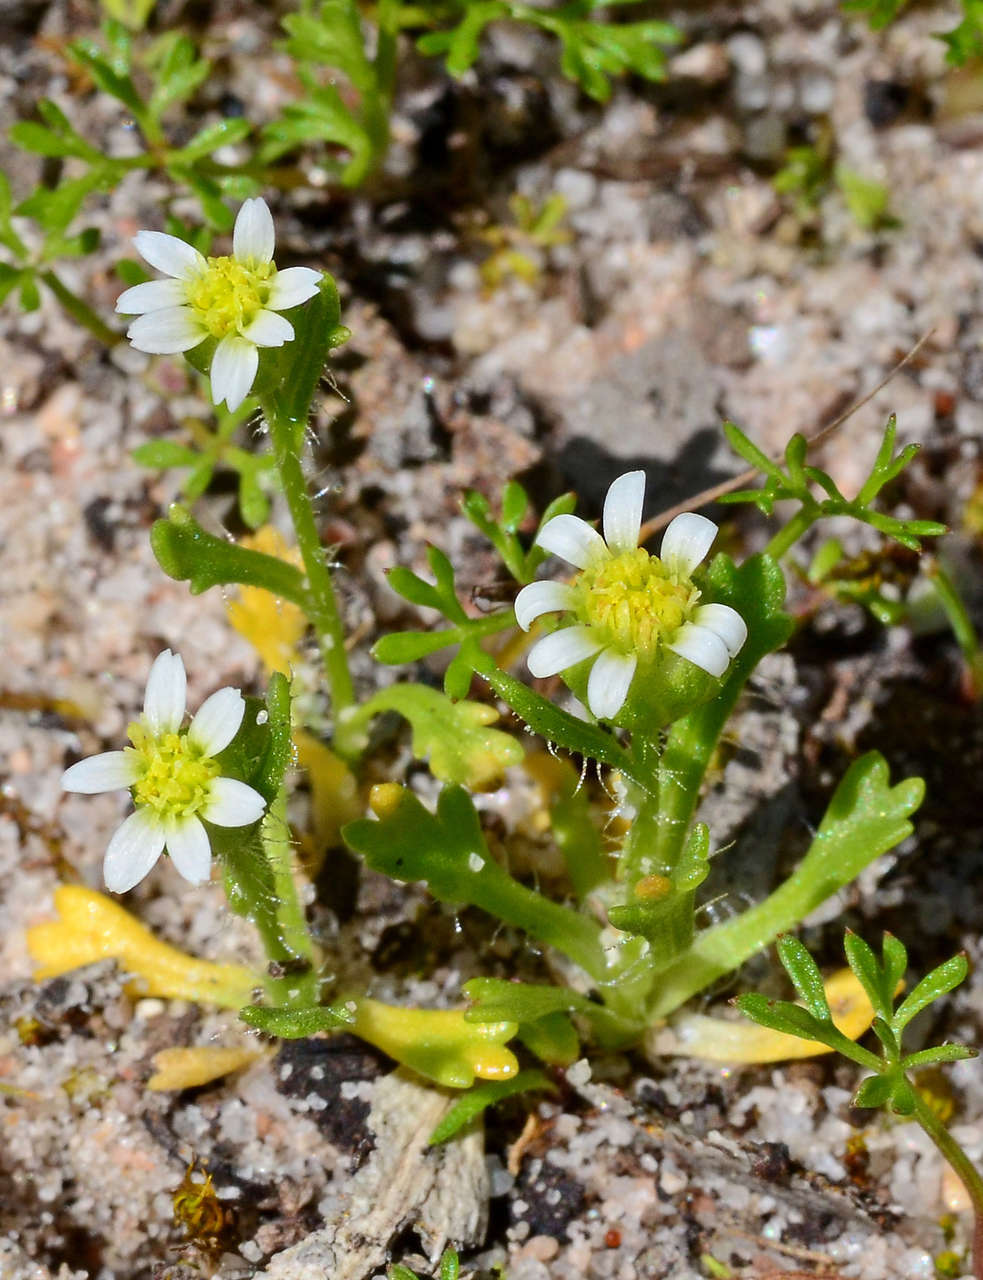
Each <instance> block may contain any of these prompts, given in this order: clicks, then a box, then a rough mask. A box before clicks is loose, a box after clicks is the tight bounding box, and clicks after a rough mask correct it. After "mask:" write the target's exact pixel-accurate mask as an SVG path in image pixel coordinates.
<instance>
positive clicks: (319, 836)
mask: <svg viewBox="0 0 983 1280" xmlns="http://www.w3.org/2000/svg"><path fill="white" fill-rule="evenodd" d="M293 741H294V749H295V751H296V752H297V764H298V765H299V766H300V768H301V769H306V771H307V774H308V777H309V778H310V784H311V823H312V826H313V835H314V838H315V840H316V841H317V844H318V846H319V849H320V850H321V851H322V852H323V850H325V849H330V848H332V847H333V846H334V845H336V844H337V843H338V841H339V839H340V836H339V833H340V831H341V828H342V827H343V826H344V825H345V823H346V822H353V821H354V820H355V818H360V817H361V816H362V801H361V799H360V797H359V794H358V783H357V782H356V781H355V775H354V774H353V773H352V771H351V769H349V767H348V765H347V764H345V762H344V760H342V759H341V757H340V756H336V755H335V753H334V752H333V751H332V750H331V748H330V747H326V746H325V745H324V743H323V742H319V741H318V739H317V738H315V737H314V736H313V735H312V734H310V733H307V732H305V730H303V729H296V730H295V731H294V735H293Z"/></svg>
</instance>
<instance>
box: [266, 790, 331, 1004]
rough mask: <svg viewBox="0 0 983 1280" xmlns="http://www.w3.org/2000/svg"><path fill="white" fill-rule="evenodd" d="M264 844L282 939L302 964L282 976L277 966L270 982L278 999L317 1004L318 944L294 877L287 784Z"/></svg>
mask: <svg viewBox="0 0 983 1280" xmlns="http://www.w3.org/2000/svg"><path fill="white" fill-rule="evenodd" d="M263 848H264V850H265V851H266V857H267V860H268V862H269V864H270V869H271V870H272V872H273V892H274V895H275V897H276V919H277V925H278V935H279V937H278V941H279V943H280V944H281V946H282V947H283V948H285V949H286V950H287V951H288V952H289V953H290V955H291V956H292V957H295V958H296V960H297V961H298V965H299V966H302V967H301V968H300V971H299V972H298V973H296V974H291V973H286V974H284V975H283V976H282V977H281V976H280V975H279V974H278V973H277V970H276V967H274V969H273V970H272V971H271V978H272V979H273V981H272V982H271V983H270V984H269V985H270V987H271V988H272V989H273V991H275V992H276V996H277V1001H278V1003H281V1004H285V1005H299V1006H302V1007H306V1006H308V1005H313V1004H317V1003H318V975H317V969H316V965H315V955H314V944H313V942H312V941H311V935H310V932H309V930H308V928H307V920H306V918H305V915H304V907H303V904H302V903H301V901H300V898H299V896H298V894H297V883H296V881H295V880H294V874H293V866H292V863H293V859H292V856H291V850H290V828H289V826H288V824H287V793H286V790H285V789H284V788H283V787H281V788H280V791H279V793H278V794H277V797H276V799H275V800H274V801H273V803H272V804H271V805H270V809H269V813H268V814H267V818H266V822H265V823H264V826H263Z"/></svg>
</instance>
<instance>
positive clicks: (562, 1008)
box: [464, 978, 643, 1044]
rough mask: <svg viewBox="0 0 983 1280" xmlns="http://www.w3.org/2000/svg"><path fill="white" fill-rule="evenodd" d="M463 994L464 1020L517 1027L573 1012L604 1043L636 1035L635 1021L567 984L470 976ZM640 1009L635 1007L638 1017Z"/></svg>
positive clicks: (625, 1039)
mask: <svg viewBox="0 0 983 1280" xmlns="http://www.w3.org/2000/svg"><path fill="white" fill-rule="evenodd" d="M464 994H465V995H466V996H467V997H468V999H469V1000H470V1001H472V1007H471V1008H470V1009H468V1010H467V1012H466V1013H465V1015H464V1017H465V1019H466V1020H467V1021H468V1022H502V1021H510V1022H518V1023H519V1026H520V1030H521V1029H522V1028H528V1027H530V1026H534V1025H536V1024H537V1023H543V1022H544V1021H547V1020H549V1019H551V1018H555V1017H556V1016H557V1015H558V1014H561V1015H563V1016H564V1017H566V1016H567V1015H569V1014H577V1015H578V1016H580V1017H583V1018H587V1019H589V1020H590V1022H591V1025H592V1026H593V1028H594V1031H595V1034H596V1036H597V1037H598V1039H600V1040H602V1041H603V1042H604V1043H605V1044H618V1043H620V1044H625V1043H629V1042H631V1041H632V1040H634V1039H635V1038H637V1035H638V1032H639V1024H637V1023H630V1022H628V1021H627V1020H626V1019H624V1018H622V1017H619V1016H618V1015H617V1014H614V1013H612V1012H611V1010H610V1009H608V1008H606V1007H605V1006H604V1005H603V1004H598V1003H597V1002H596V1001H594V1000H589V999H588V998H587V996H583V995H581V994H580V993H579V992H577V991H573V990H572V989H571V988H569V987H547V986H538V985H536V984H533V983H526V982H508V981H506V980H505V979H504V978H472V979H471V980H470V981H469V982H466V983H465V984H464ZM642 1016H643V1015H642V1011H641V1010H640V1011H639V1017H640V1018H641V1017H642Z"/></svg>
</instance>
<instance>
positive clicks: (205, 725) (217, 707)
mask: <svg viewBox="0 0 983 1280" xmlns="http://www.w3.org/2000/svg"><path fill="white" fill-rule="evenodd" d="M245 712H246V704H245V702H244V701H243V697H242V694H241V693H240V692H239V690H238V689H232V688H226V689H219V690H218V692H217V693H213V694H212V695H211V697H209V698H206V699H205V701H204V702H203V703H202V704H201V706H200V707H199V708H198V714H197V715H196V716H195V718H194V719H193V720H192V721H191V728H190V729H189V730H188V737H189V738H190V739H191V741H192V742H193V743H194V745H195V746H196V747H197V748H198V749H199V751H200V752H201V753H202V755H205V756H217V755H218V753H219V752H220V751H224V750H225V748H226V747H227V746H228V745H229V743H230V742H231V741H232V739H233V738H234V737H235V736H236V734H237V733H238V732H239V726H240V725H241V724H242V717H243V716H244V715H245Z"/></svg>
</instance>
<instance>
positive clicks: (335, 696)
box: [263, 397, 359, 760]
mask: <svg viewBox="0 0 983 1280" xmlns="http://www.w3.org/2000/svg"><path fill="white" fill-rule="evenodd" d="M263 412H264V414H265V416H266V420H267V422H268V424H269V428H270V440H271V443H272V446H273V456H274V458H275V460H276V466H277V471H278V472H279V473H280V483H281V484H282V485H283V493H284V496H285V498H286V500H287V506H288V508H289V509H290V518H291V520H292V521H293V526H294V533H295V535H296V537H297V546H298V548H299V549H300V554H301V556H302V558H303V561H304V570H305V574H306V577H307V588H308V592H307V594H308V616H309V617H310V620H311V625H312V626H313V627H314V631H315V634H316V635H317V639H318V644H319V645H320V648H321V658H322V660H323V662H324V670H325V673H326V674H327V677H328V686H329V688H330V690H331V709H332V711H333V713H334V732H335V736H334V743H333V745H334V749H335V751H336V752H337V753H338V755H340V756H341V757H342V759H344V760H352V759H354V758H355V757H356V756H357V755H358V750H359V749H358V743H357V734H353V733H352V731H351V725H350V717H351V711H352V708H353V707H354V705H355V690H354V687H353V685H352V677H351V672H350V671H349V669H348V657H347V655H346V652H345V632H344V628H343V626H342V621H341V613H340V611H339V609H338V601H337V598H336V596H335V592H334V585H333V584H332V581H331V570H330V569H329V568H328V562H327V557H326V553H325V550H324V547H323V546H322V545H321V539H320V536H319V535H318V531H317V523H316V521H315V519H314V507H313V504H312V503H311V499H310V494H309V493H308V491H307V481H306V480H305V478H304V472H303V468H302V467H301V465H300V456H299V454H298V451H297V448H296V445H295V438H296V431H297V424H296V423H295V422H293V421H292V420H291V419H288V418H286V417H285V416H284V415H281V414H280V413H278V412H277V404H276V400H275V399H274V398H273V397H265V398H264V399H263Z"/></svg>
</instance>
